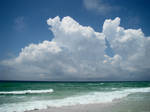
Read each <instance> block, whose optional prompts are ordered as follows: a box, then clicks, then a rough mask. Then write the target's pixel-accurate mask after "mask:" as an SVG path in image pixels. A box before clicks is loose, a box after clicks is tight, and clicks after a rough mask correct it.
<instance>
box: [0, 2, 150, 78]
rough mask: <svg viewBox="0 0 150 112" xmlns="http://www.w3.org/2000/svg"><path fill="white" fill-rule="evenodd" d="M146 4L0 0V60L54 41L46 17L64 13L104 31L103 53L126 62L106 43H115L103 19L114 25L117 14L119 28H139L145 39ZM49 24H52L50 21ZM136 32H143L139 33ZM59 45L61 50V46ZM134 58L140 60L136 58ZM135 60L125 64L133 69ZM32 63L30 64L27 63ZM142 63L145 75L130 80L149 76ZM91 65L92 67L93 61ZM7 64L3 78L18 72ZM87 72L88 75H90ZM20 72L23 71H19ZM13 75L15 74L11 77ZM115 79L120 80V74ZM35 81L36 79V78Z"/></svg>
mask: <svg viewBox="0 0 150 112" xmlns="http://www.w3.org/2000/svg"><path fill="white" fill-rule="evenodd" d="M149 4H150V1H149V0H0V14H1V17H0V26H1V30H0V53H1V55H0V60H1V61H2V62H3V61H4V60H8V59H15V58H17V57H20V56H19V53H24V51H21V49H22V48H23V49H24V48H25V47H29V46H30V45H31V44H32V43H33V44H36V45H37V46H38V45H39V44H40V43H42V44H44V45H45V44H46V43H44V42H43V41H45V40H48V41H51V40H53V39H54V38H55V37H57V36H54V32H53V31H50V30H49V26H48V25H47V20H48V19H49V18H54V17H56V16H59V17H60V19H62V18H63V17H66V16H70V17H71V18H72V19H74V20H75V21H76V22H77V23H79V24H80V25H82V26H90V27H91V28H93V29H94V32H103V33H104V35H105V36H108V41H107V40H106V43H105V44H106V46H105V47H107V48H106V49H105V52H106V55H108V56H110V57H109V58H108V57H107V58H108V59H109V60H113V59H110V58H111V57H112V58H114V59H115V58H117V60H118V59H124V61H125V60H126V57H127V56H124V53H121V54H119V53H120V52H119V50H112V48H111V47H110V46H111V45H109V42H110V43H111V42H112V44H114V43H113V41H112V40H111V38H110V39H109V35H107V33H105V31H104V26H103V24H104V21H105V20H106V19H112V20H114V21H116V22H117V24H119V23H118V22H119V21H120V20H119V19H116V20H115V18H116V17H119V18H120V19H121V23H120V26H121V27H123V28H124V29H142V32H143V34H144V37H145V38H148V36H150V31H149V29H150V22H149V19H150V13H149V11H150V7H149ZM69 20H70V19H69ZM65 21H68V19H66V20H65ZM70 21H71V22H72V20H70ZM48 24H49V25H50V26H52V23H51V22H50V23H48ZM62 24H63V23H62ZM106 24H107V23H106ZM110 24H111V23H110ZM112 24H113V23H112ZM54 27H55V26H54ZM52 28H53V26H52ZM106 29H107V28H106ZM102 30H103V31H102ZM52 32H53V33H52ZM112 34H114V33H112ZM139 35H142V34H140V33H139ZM112 38H113V37H112ZM64 39H65V38H64ZM105 39H106V38H105ZM54 41H55V39H54ZM56 41H57V42H58V40H57V38H56ZM135 41H136V40H135ZM58 43H59V42H58ZM63 44H64V43H63ZM131 44H132V43H130V45H131ZM46 45H47V44H46ZM72 45H73V43H72ZM135 45H136V46H135V47H134V48H135V49H134V50H133V51H136V47H137V48H138V44H135ZM146 45H147V46H148V44H144V46H146ZM52 46H53V45H52ZM60 46H61V45H60ZM60 46H59V47H60ZM63 47H64V46H63ZM70 47H72V46H70ZM131 47H132V46H131ZM60 48H61V49H62V46H61V47H60ZM91 48H92V46H91ZM114 49H115V48H114ZM141 49H142V48H141ZM143 49H144V50H145V49H148V48H143ZM130 52H131V51H130ZM137 52H138V51H137ZM31 53H32V51H31ZM86 53H87V52H86ZM135 54H136V53H135ZM65 55H67V54H65ZM130 55H131V54H130ZM115 56H116V57H115ZM144 56H147V57H148V56H149V54H145V55H144ZM73 59H75V57H73ZM89 59H91V57H90V56H89ZM128 59H129V58H128ZM137 59H138V60H140V59H139V58H137ZM62 60H65V59H62ZM135 60H136V58H135V59H134V62H135ZM80 61H81V60H80ZM104 61H105V60H104ZM107 61H108V60H107ZM148 61H149V60H148ZM54 63H55V62H54ZM79 63H80V62H79ZM135 63H136V64H135V65H134V67H133V66H130V65H132V64H130V63H128V64H127V65H129V66H130V67H129V69H130V70H131V69H132V70H133V71H134V70H135V69H137V68H138V67H139V65H138V64H137V62H135ZM32 64H33V63H32ZM32 64H31V63H30V65H32ZM74 65H75V64H74ZM127 65H126V66H127ZM143 65H145V66H146V67H141V66H143ZM143 65H140V68H141V71H140V72H139V73H145V74H146V75H144V76H141V75H140V76H138V77H136V76H134V75H132V76H131V77H132V78H131V80H134V78H135V80H139V79H140V78H141V77H142V79H143V80H144V79H147V77H150V76H149V75H148V72H149V71H150V69H149V65H148V64H147V63H146V62H145V61H144V64H143ZM11 66H13V65H11ZM15 66H17V65H15ZM72 66H73V64H72V65H70V67H72ZM90 66H92V64H91V65H90ZM122 66H125V64H122ZM135 66H136V67H135ZM9 67H10V66H9ZM9 67H8V66H7V65H5V66H1V69H0V70H1V71H0V72H1V74H6V75H5V76H3V77H4V78H2V79H11V78H12V77H9V75H8V74H10V73H11V74H19V73H20V71H19V72H16V71H15V72H14V73H12V71H14V68H13V70H12V68H11V67H10V68H9ZM6 68H7V69H8V68H9V70H8V71H9V72H8V73H6V72H4V71H7V70H6ZM75 68H76V67H75ZM3 69H5V70H3ZM61 69H62V68H61ZM94 69H95V71H96V69H97V68H94ZM111 69H112V67H111ZM115 69H116V68H115ZM72 70H73V69H72ZM85 70H86V69H85ZM119 70H121V71H122V72H123V73H125V74H128V75H130V74H136V73H137V72H131V71H130V72H129V71H128V70H122V68H120V67H119ZM62 71H63V69H62ZM62 71H59V72H58V73H57V72H56V71H55V72H54V73H53V74H55V73H56V74H59V73H60V74H63V73H65V72H64V71H63V73H62ZM106 71H107V70H106ZM113 71H114V70H113ZM32 72H33V71H32ZM90 72H91V71H90ZM90 72H89V73H88V74H90ZM118 72H120V71H117V73H118ZM21 73H23V72H22V71H21ZM115 73H116V72H115ZM115 73H114V74H115ZM117 73H116V74H117ZM33 74H34V73H33ZM39 74H40V75H39V76H40V77H41V76H45V75H43V74H46V73H39ZM47 74H50V73H48V72H47ZM66 74H67V73H66ZM85 74H86V73H85ZM95 74H96V73H95ZM101 74H103V73H101ZM16 76H18V75H16ZM16 76H15V75H14V79H15V77H16ZM7 77H8V78H7ZM87 77H88V76H87ZM95 77H97V75H95V76H93V77H92V80H94V79H95ZM108 77H109V76H107V77H106V78H105V77H103V78H102V79H104V80H107V79H109V80H111V79H115V77H117V76H115V75H114V77H113V78H108ZM28 78H29V77H27V79H28ZM65 78H67V79H70V78H76V79H77V80H78V79H79V80H80V79H82V78H83V77H82V78H79V77H75V76H74V75H70V76H69V78H68V77H67V76H64V78H62V79H63V80H65ZM20 79H21V78H20ZM52 79H53V78H52ZM83 79H84V78H83ZM83 79H82V80H83ZM87 79H88V78H87ZM89 79H90V78H89ZM116 79H117V80H119V79H120V77H119V78H116ZM37 80H39V79H38V78H37ZM43 80H44V79H43ZM50 80H51V79H50ZM56 80H57V78H56ZM58 80H59V78H58ZM60 80H61V78H60ZM85 80H86V79H85ZM121 80H124V78H122V79H121ZM125 80H130V76H129V77H128V78H125Z"/></svg>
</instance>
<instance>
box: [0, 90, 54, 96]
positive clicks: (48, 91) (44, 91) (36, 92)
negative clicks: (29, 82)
mask: <svg viewBox="0 0 150 112" xmlns="http://www.w3.org/2000/svg"><path fill="white" fill-rule="evenodd" d="M52 92H54V90H53V89H46V90H23V91H3V92H0V95H8V94H40V93H52Z"/></svg>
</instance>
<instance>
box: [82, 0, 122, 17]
mask: <svg viewBox="0 0 150 112" xmlns="http://www.w3.org/2000/svg"><path fill="white" fill-rule="evenodd" d="M83 4H84V6H85V8H86V9H87V10H92V11H96V12H98V13H99V14H102V15H105V14H107V13H110V12H112V11H114V10H118V9H119V7H118V6H112V5H110V4H109V3H106V2H104V0H83Z"/></svg>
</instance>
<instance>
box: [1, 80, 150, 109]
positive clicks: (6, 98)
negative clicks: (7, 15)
mask: <svg viewBox="0 0 150 112" xmlns="http://www.w3.org/2000/svg"><path fill="white" fill-rule="evenodd" d="M115 101H118V102H119V103H118V104H117V105H116V106H115V107H114V108H113V109H111V111H110V112H150V82H0V112H24V111H27V110H34V109H46V108H47V107H62V106H74V105H80V104H100V103H103V104H107V103H113V102H115Z"/></svg>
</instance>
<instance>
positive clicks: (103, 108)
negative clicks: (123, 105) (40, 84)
mask: <svg viewBox="0 0 150 112" xmlns="http://www.w3.org/2000/svg"><path fill="white" fill-rule="evenodd" d="M114 105H116V104H115V103H107V104H87V105H75V106H64V107H48V108H47V109H41V110H32V111H26V112H110V110H111V108H112V107H113V106H114Z"/></svg>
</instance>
